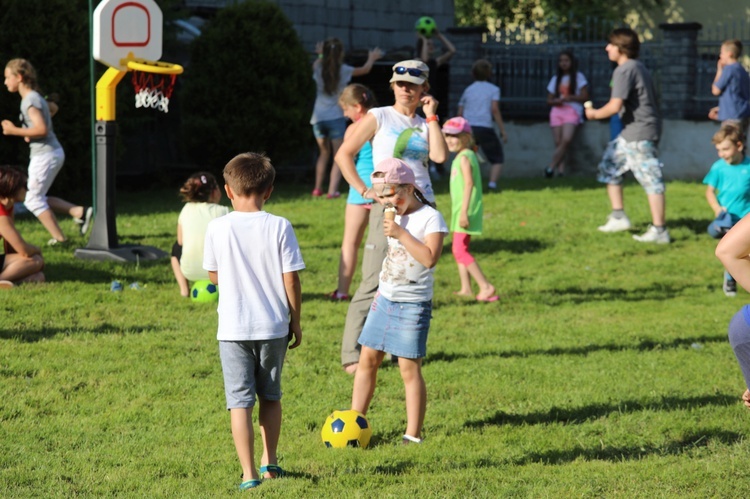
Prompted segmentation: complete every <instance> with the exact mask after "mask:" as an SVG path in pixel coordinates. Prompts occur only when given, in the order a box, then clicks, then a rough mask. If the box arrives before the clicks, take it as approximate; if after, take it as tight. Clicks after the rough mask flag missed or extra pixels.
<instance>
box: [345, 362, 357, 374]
mask: <svg viewBox="0 0 750 499" xmlns="http://www.w3.org/2000/svg"><path fill="white" fill-rule="evenodd" d="M357 365H358V364H357V363H356V362H352V363H351V364H346V365H344V371H346V374H354V373H355V372H357Z"/></svg>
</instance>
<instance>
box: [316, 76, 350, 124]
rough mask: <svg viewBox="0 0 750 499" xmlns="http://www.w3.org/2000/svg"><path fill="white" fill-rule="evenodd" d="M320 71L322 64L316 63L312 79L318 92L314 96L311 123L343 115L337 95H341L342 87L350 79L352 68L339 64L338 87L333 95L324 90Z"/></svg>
mask: <svg viewBox="0 0 750 499" xmlns="http://www.w3.org/2000/svg"><path fill="white" fill-rule="evenodd" d="M322 71H323V66H322V64H316V65H315V66H314V67H313V80H315V86H316V88H317V92H318V93H317V94H316V96H315V107H314V108H313V113H312V118H310V124H311V125H314V124H316V123H319V122H321V121H331V120H335V119H338V118H343V117H344V112H343V111H342V110H341V107H340V106H339V96H340V95H341V92H342V90H344V87H346V86H347V85H348V84H349V82H350V81H351V79H352V73H353V72H354V68H353V67H352V66H349V65H347V64H342V65H341V69H340V70H339V87H338V88H337V89H336V92H335V93H334V94H333V95H331V94H327V93H326V92H325V82H324V81H323V72H322Z"/></svg>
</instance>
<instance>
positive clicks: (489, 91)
mask: <svg viewBox="0 0 750 499" xmlns="http://www.w3.org/2000/svg"><path fill="white" fill-rule="evenodd" d="M493 101H497V102H500V87H498V86H497V85H494V84H492V83H490V82H488V81H475V82H474V83H472V84H471V85H469V86H468V87H466V90H464V93H463V94H462V95H461V99H460V100H459V101H458V105H459V106H461V107H463V108H464V112H463V117H464V118H466V121H468V122H469V124H470V125H471V126H482V127H485V128H492V126H493V125H492V102H493Z"/></svg>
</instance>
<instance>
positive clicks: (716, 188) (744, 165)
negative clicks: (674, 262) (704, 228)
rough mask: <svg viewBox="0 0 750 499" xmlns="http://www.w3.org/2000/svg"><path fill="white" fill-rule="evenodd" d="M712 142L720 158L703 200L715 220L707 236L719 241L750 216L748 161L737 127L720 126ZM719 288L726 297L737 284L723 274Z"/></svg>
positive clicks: (749, 172) (704, 180)
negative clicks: (711, 211) (749, 214)
mask: <svg viewBox="0 0 750 499" xmlns="http://www.w3.org/2000/svg"><path fill="white" fill-rule="evenodd" d="M713 143H714V145H715V146H716V151H717V152H718V154H719V158H721V159H719V160H718V161H716V162H715V163H714V164H713V165H712V166H711V170H709V172H708V174H707V175H706V177H705V178H704V179H703V183H704V184H706V185H708V187H707V188H706V200H707V201H708V204H709V206H711V209H712V210H713V212H714V216H715V217H716V219H715V220H714V221H713V222H711V224H709V226H708V233H709V234H710V235H711V236H712V237H714V238H716V239H721V238H722V237H724V234H726V233H727V231H728V230H729V229H731V228H732V227H733V226H734V224H736V223H737V222H739V221H740V220H741V219H742V217H744V216H745V215H747V214H748V213H750V160H748V158H747V157H746V156H745V151H744V144H743V137H742V135H741V131H740V128H739V127H737V126H735V125H722V127H721V128H720V129H719V131H718V132H716V133H715V134H714V137H713ZM722 288H723V290H724V294H725V295H727V296H730V297H731V296H735V295H736V294H737V283H736V282H735V280H734V278H732V276H731V274H730V273H729V272H724V283H723V286H722Z"/></svg>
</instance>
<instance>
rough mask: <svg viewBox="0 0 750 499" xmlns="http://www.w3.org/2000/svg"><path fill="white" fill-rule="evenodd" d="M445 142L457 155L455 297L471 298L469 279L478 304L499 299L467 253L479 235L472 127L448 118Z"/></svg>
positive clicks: (478, 176) (453, 192)
mask: <svg viewBox="0 0 750 499" xmlns="http://www.w3.org/2000/svg"><path fill="white" fill-rule="evenodd" d="M443 134H444V135H445V142H446V143H447V144H448V150H449V151H450V152H452V153H456V157H455V158H454V159H453V164H451V184H450V191H451V232H453V245H452V249H453V257H454V258H455V259H456V264H457V265H458V277H459V279H460V280H461V289H459V290H458V291H456V292H455V293H454V294H456V295H460V296H474V293H473V292H472V290H471V278H472V277H473V278H474V280H475V281H476V282H477V284H478V285H479V293H478V294H477V295H476V299H477V301H485V302H493V301H497V300H498V296H497V295H496V294H495V286H493V285H492V284H490V282H489V281H488V280H487V278H486V277H485V276H484V274H483V273H482V269H480V268H479V264H478V263H477V262H476V260H475V259H474V257H473V256H472V255H471V253H469V243H470V242H471V236H472V235H481V234H482V218H483V217H484V204H483V203H482V175H481V173H480V170H479V160H478V159H477V155H476V153H475V152H474V149H473V146H474V139H473V138H472V135H471V126H470V125H469V122H468V121H466V120H465V119H464V118H461V117H457V118H451V119H449V120H448V121H446V122H445V124H444V125H443Z"/></svg>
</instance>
